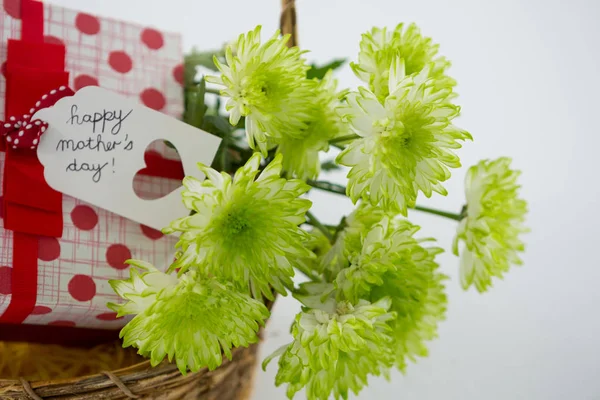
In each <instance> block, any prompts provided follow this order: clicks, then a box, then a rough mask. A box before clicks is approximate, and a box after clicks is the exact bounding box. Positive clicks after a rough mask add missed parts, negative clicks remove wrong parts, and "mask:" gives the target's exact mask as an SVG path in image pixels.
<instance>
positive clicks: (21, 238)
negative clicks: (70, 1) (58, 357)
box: [0, 0, 183, 339]
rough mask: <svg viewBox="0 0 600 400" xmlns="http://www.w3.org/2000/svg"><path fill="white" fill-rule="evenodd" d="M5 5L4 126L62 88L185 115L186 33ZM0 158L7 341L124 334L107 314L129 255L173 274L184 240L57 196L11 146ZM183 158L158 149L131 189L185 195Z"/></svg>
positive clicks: (1, 21) (0, 277)
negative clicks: (25, 334)
mask: <svg viewBox="0 0 600 400" xmlns="http://www.w3.org/2000/svg"><path fill="white" fill-rule="evenodd" d="M3 7H4V9H3V10H2V11H3V12H2V13H0V35H1V36H0V59H1V61H2V76H0V120H2V121H8V120H9V118H10V117H11V116H14V115H21V114H24V113H26V112H27V107H33V103H35V99H36V98H37V96H40V95H41V94H43V93H45V92H47V91H48V90H50V89H52V88H56V87H58V86H59V85H58V84H59V83H60V84H61V85H68V86H69V87H70V88H72V89H73V90H75V91H76V90H79V89H81V88H83V87H86V86H90V85H97V86H101V87H104V88H107V89H110V90H113V91H116V92H118V93H120V94H121V95H124V96H127V97H131V98H135V99H138V100H139V101H140V102H141V103H143V104H144V105H146V106H147V107H149V108H152V109H155V110H159V111H162V112H164V113H167V114H169V115H171V116H173V117H176V118H179V117H180V116H181V114H182V112H183V93H182V83H183V66H182V60H183V55H182V49H181V38H180V36H179V35H177V34H173V33H166V32H160V31H158V30H156V29H153V28H149V27H143V26H139V25H136V24H132V23H128V22H124V21H118V20H113V19H109V18H104V17H98V16H94V15H89V14H85V13H82V12H77V11H74V10H70V9H65V8H62V7H58V6H55V5H51V4H42V3H38V2H36V1H32V0H23V1H20V0H4V2H3ZM61 57H62V58H61ZM30 103H31V106H29V105H28V104H30ZM0 139H2V142H4V138H0ZM0 149H1V150H2V151H0V339H3V332H4V334H6V333H7V332H9V331H13V330H14V326H15V324H18V325H22V326H26V325H37V326H39V325H46V326H58V327H71V328H72V327H76V328H93V329H104V330H115V329H118V328H120V327H121V326H122V325H124V323H125V321H124V320H123V319H117V318H116V315H115V314H114V313H113V312H111V311H110V310H109V309H108V308H107V307H106V303H107V302H109V301H116V300H117V297H116V296H115V294H114V293H113V291H112V289H111V287H110V285H109V284H108V281H109V280H110V279H119V278H123V277H125V276H127V275H128V271H127V268H128V266H127V265H126V264H124V261H125V260H127V259H130V258H138V259H143V260H146V261H149V262H152V263H153V264H154V265H157V266H165V267H166V266H167V265H169V264H170V261H171V260H172V257H173V248H174V244H175V241H176V239H175V238H173V237H167V236H164V235H163V234H162V233H161V232H160V231H157V230H154V229H151V228H149V227H146V226H143V225H140V224H139V223H136V222H134V221H131V220H128V219H126V218H123V217H120V216H117V215H115V214H112V213H110V212H108V211H106V210H103V209H101V208H99V207H95V206H93V205H91V204H87V203H85V202H83V201H81V200H78V199H75V198H72V197H69V196H66V195H62V194H60V193H56V192H54V191H53V190H52V189H51V188H50V187H49V186H47V185H46V184H45V182H44V179H43V168H42V167H41V165H40V164H39V162H38V161H37V159H36V156H35V152H29V153H28V154H25V155H24V153H25V151H23V150H19V151H17V150H13V149H12V148H11V146H7V145H6V143H3V144H0ZM176 156H177V153H176V152H175V151H174V150H172V149H170V148H168V147H167V146H165V145H164V143H162V142H155V143H153V144H152V146H151V148H149V149H148V151H147V152H146V163H147V168H146V169H145V170H142V171H140V173H139V174H138V176H136V179H135V180H134V183H133V185H134V187H135V189H136V193H137V194H138V195H139V196H140V197H142V198H158V197H161V196H164V195H165V194H167V193H170V192H171V191H173V190H175V189H176V188H177V187H179V186H181V178H182V177H183V169H182V167H181V164H180V163H179V162H178V161H176ZM11 324H12V327H11V328H10V329H9V327H10V326H11ZM23 324H25V325H23ZM36 328H37V331H38V332H42V331H41V330H39V329H41V328H39V327H36Z"/></svg>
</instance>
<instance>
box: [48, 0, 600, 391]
mask: <svg viewBox="0 0 600 400" xmlns="http://www.w3.org/2000/svg"><path fill="white" fill-rule="evenodd" d="M52 1H53V2H54V3H56V4H61V5H65V6H69V7H73V8H78V9H82V10H86V11H89V12H94V13H98V14H100V15H105V16H111V17H116V18H123V19H126V20H131V21H136V22H139V23H142V24H148V25H154V26H156V27H158V28H160V29H163V30H172V31H179V32H181V33H182V34H183V35H184V43H185V47H186V49H190V48H191V47H192V46H197V47H199V48H201V49H210V48H217V47H220V46H221V44H222V43H224V42H225V41H228V40H230V39H233V38H234V37H235V36H236V35H237V34H239V33H240V32H242V31H246V30H250V29H252V28H253V27H254V26H255V25H257V24H262V25H263V27H264V32H265V33H271V32H272V31H274V30H275V29H276V27H277V24H278V18H279V16H278V13H279V7H280V3H279V0H236V1H225V0H214V1H206V0H193V1H192V0H188V1H186V0H95V1H91V0H87V1H81V0H52ZM298 14H299V15H298V20H299V28H300V29H299V31H300V32H299V39H300V45H301V46H302V47H303V48H305V49H309V50H311V53H310V54H309V55H308V58H309V59H310V60H316V61H319V62H325V61H327V60H329V59H330V58H332V57H334V56H335V57H350V58H355V57H356V54H357V51H358V41H359V39H360V33H362V32H364V31H366V30H368V29H369V28H370V27H371V26H374V25H376V26H390V27H393V26H395V25H396V24H397V23H398V22H401V21H408V22H411V21H414V22H417V23H418V24H419V25H420V26H421V28H422V30H423V32H424V33H425V34H426V35H428V36H432V37H433V38H434V39H435V41H437V42H438V43H440V44H441V50H442V53H443V54H444V55H446V56H447V57H449V58H450V59H451V60H452V61H453V68H452V70H451V74H452V75H453V76H454V77H455V78H456V79H457V80H458V82H459V86H458V90H459V92H460V94H461V96H460V98H459V103H460V104H461V105H462V106H463V113H462V117H461V118H460V120H459V121H458V124H460V125H461V126H462V127H464V128H466V129H467V130H469V131H470V132H472V134H473V136H474V137H475V141H474V142H473V143H468V144H467V145H466V146H465V148H464V149H463V150H461V151H460V156H461V159H462V162H463V165H465V166H469V165H471V164H473V163H475V162H477V161H478V160H479V159H481V158H488V157H489V158H491V157H498V156H502V155H509V156H512V157H513V159H514V166H515V167H517V168H519V169H522V170H523V175H522V179H521V182H522V184H523V191H522V193H523V196H524V197H525V198H526V199H527V200H528V201H529V205H530V209H531V211H530V213H529V218H528V224H529V226H530V227H531V228H532V232H531V233H530V234H529V235H528V236H527V243H528V248H527V252H526V254H525V255H524V261H525V266H524V267H523V268H519V269H514V270H513V271H511V273H510V274H509V275H508V276H507V277H506V279H505V280H504V281H500V282H497V283H496V285H495V288H494V289H493V290H492V291H491V292H489V293H487V294H485V295H479V294H477V293H475V292H467V293H464V292H463V291H462V290H460V289H459V282H458V279H457V260H456V259H455V258H454V257H453V256H452V255H451V254H450V253H449V252H448V253H446V254H444V255H442V256H441V257H439V261H440V262H441V264H442V268H443V271H444V272H445V273H447V274H448V275H450V276H451V280H450V281H449V282H448V296H449V302H450V305H449V310H448V315H447V321H446V322H444V323H443V324H442V325H441V326H440V332H439V333H440V338H439V339H437V340H436V341H434V342H432V343H431V346H430V349H431V355H430V357H429V358H427V359H423V360H420V361H419V362H418V363H417V364H415V365H411V366H409V368H408V372H407V374H406V375H405V376H402V375H401V374H399V373H394V374H393V375H392V379H391V382H389V383H388V382H386V381H384V380H383V379H373V380H372V381H371V384H370V386H369V388H368V389H366V390H364V391H363V392H362V393H361V395H360V396H359V398H360V399H382V400H386V399H404V400H413V399H414V400H417V399H418V400H430V399H431V400H438V399H451V400H454V399H461V400H470V399H473V400H481V399H486V400H496V399H498V400H504V399H511V400H516V399H527V400H530V399H540V400H546V399H557V400H558V399H561V400H562V399H584V400H591V399H600V360H599V359H600V344H599V341H600V317H599V316H600V310H599V307H600V290H599V289H598V284H599V282H600V261H599V256H598V246H599V245H600V196H599V189H598V187H599V186H600V178H599V177H600V174H599V172H600V167H599V165H598V155H599V153H600V139H599V133H600V132H599V131H598V116H599V115H600V101H599V100H598V96H599V94H600V77H599V76H600V65H599V64H600V54H599V52H600V50H599V49H600V44H599V43H598V41H599V39H600V27H599V25H598V20H599V18H600V1H598V0H587V1H585V0H577V1H575V0H571V1H568V2H567V1H556V0H535V1H532V0H521V1H516V0H502V1H497V0H494V1H490V0H486V1H482V0H471V1H468V0H452V1H448V0H435V1H432V0H430V1H426V0H413V1H398V0H385V1H383V0H370V1H367V0H362V1H361V0H299V1H298ZM338 77H339V79H340V81H341V84H342V86H344V87H354V86H356V85H357V84H358V81H357V79H355V78H354V77H353V75H352V73H351V72H350V70H349V69H348V68H345V69H344V70H343V71H341V72H340V73H339V74H338ZM464 172H465V169H464V168H463V169H461V170H457V171H455V172H454V174H453V177H452V179H451V180H450V181H449V182H448V184H447V188H448V189H449V191H450V194H449V195H448V196H447V197H446V198H443V197H441V196H434V197H433V198H432V199H424V198H423V199H421V200H420V202H421V203H422V204H424V205H429V206H434V207H439V208H443V209H447V210H451V211H455V212H457V211H459V210H460V207H461V205H462V204H463V192H462V179H463V176H464ZM333 179H336V180H339V181H342V180H343V175H340V176H335V177H333ZM313 199H314V200H315V202H316V204H315V211H316V213H317V215H318V216H320V217H321V218H322V219H323V220H325V221H327V222H330V223H335V222H336V221H337V220H338V219H339V217H340V216H341V215H342V213H343V212H348V211H349V210H350V209H351V205H350V203H349V201H348V200H346V199H344V198H341V197H333V195H318V196H317V195H314V196H313ZM411 219H412V220H413V222H415V223H418V224H421V225H422V226H423V230H422V231H421V232H422V234H423V235H434V236H436V237H437V238H438V239H439V242H440V245H441V246H443V247H444V248H446V249H449V247H450V244H451V239H452V236H453V234H454V229H455V223H454V222H452V221H450V220H444V219H442V218H439V217H435V216H429V215H422V214H416V213H415V214H414V215H411ZM296 312H297V306H296V305H295V303H294V302H293V301H292V300H290V299H280V300H279V301H278V303H277V305H276V307H275V311H274V315H273V317H272V321H271V322H270V324H269V327H268V331H267V342H266V345H265V346H264V347H263V352H264V353H265V354H266V353H267V352H269V351H272V350H274V349H276V348H277V347H279V346H280V345H281V344H284V343H286V342H287V341H289V336H288V328H289V324H290V323H291V321H292V318H293V315H294V314H295V313H296ZM274 374H275V364H273V365H271V366H270V367H269V369H268V371H267V372H266V373H263V372H262V371H261V372H259V373H258V374H257V377H258V380H257V383H256V387H255V395H254V399H256V400H264V399H275V400H277V399H284V398H285V397H284V394H285V391H284V389H283V388H277V389H276V388H274V385H273V377H274ZM298 397H299V398H301V397H300V396H298Z"/></svg>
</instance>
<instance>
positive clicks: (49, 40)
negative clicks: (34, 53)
mask: <svg viewBox="0 0 600 400" xmlns="http://www.w3.org/2000/svg"><path fill="white" fill-rule="evenodd" d="M44 42H45V43H52V44H58V45H61V46H64V45H65V44H64V42H63V41H62V40H61V39H59V38H57V37H56V36H52V35H46V36H44Z"/></svg>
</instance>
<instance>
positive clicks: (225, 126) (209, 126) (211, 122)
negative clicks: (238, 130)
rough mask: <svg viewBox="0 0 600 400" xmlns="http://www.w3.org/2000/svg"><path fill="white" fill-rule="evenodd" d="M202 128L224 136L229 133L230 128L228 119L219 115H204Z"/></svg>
mask: <svg viewBox="0 0 600 400" xmlns="http://www.w3.org/2000/svg"><path fill="white" fill-rule="evenodd" d="M202 129H203V130H205V131H207V132H210V133H212V134H215V135H217V136H219V137H224V136H225V135H228V134H229V133H231V129H232V128H231V125H230V124H229V120H228V119H227V118H225V117H223V116H221V115H205V116H204V122H203V124H202Z"/></svg>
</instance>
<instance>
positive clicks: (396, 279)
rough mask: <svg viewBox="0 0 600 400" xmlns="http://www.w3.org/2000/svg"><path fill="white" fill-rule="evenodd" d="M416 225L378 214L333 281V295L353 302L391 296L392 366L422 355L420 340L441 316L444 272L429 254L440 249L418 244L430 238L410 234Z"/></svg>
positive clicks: (422, 341)
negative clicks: (440, 271)
mask: <svg viewBox="0 0 600 400" xmlns="http://www.w3.org/2000/svg"><path fill="white" fill-rule="evenodd" d="M418 230H419V227H418V226H416V225H413V224H411V223H410V222H408V221H406V220H391V219H389V218H387V217H386V218H384V219H383V220H382V221H381V222H380V223H378V224H377V225H375V226H374V227H373V228H372V229H371V230H370V231H369V232H368V233H367V234H366V235H365V236H364V238H363V243H362V248H361V249H360V251H359V252H355V253H354V254H352V255H351V260H352V265H351V266H350V267H349V268H346V269H344V270H342V271H341V272H340V274H339V275H338V277H337V279H336V281H335V285H336V286H337V288H338V289H339V291H340V292H339V293H338V297H342V298H344V299H348V300H349V301H351V302H353V301H356V300H357V299H367V300H369V301H371V302H376V301H379V300H380V299H382V298H389V299H391V302H392V303H391V307H390V311H393V312H394V313H395V314H396V315H397V317H396V319H394V320H393V321H390V323H389V324H390V327H391V328H392V331H391V333H390V336H391V337H392V338H393V345H392V348H393V351H394V355H395V363H396V366H397V367H398V368H399V369H400V370H404V369H405V367H406V361H407V359H409V360H413V361H414V360H415V357H416V356H422V357H424V356H426V355H427V347H426V346H425V342H426V341H428V340H431V339H433V338H435V337H436V336H437V324H438V322H439V321H441V320H443V319H444V315H445V311H446V295H445V294H444V286H443V284H442V282H443V280H444V279H445V276H444V275H442V274H440V273H438V272H437V268H438V265H437V263H436V262H435V256H436V255H437V254H439V253H441V252H442V251H443V250H442V249H440V248H438V247H424V246H423V245H422V244H423V243H424V242H427V241H430V240H431V239H415V238H414V237H413V235H414V234H415V233H416V232H417V231H418Z"/></svg>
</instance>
